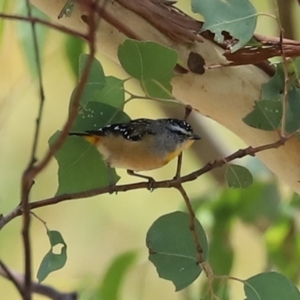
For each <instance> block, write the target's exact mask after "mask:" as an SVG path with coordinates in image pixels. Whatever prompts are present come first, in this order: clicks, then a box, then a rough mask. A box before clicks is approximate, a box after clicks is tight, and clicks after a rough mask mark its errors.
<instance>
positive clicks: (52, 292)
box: [0, 260, 78, 300]
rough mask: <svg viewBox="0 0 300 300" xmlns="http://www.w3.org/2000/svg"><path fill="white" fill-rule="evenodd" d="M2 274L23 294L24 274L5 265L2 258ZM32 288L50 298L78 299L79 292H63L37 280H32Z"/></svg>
mask: <svg viewBox="0 0 300 300" xmlns="http://www.w3.org/2000/svg"><path fill="white" fill-rule="evenodd" d="M0 275H1V276H3V277H5V278H7V279H8V280H10V281H11V282H12V283H13V284H14V285H15V286H16V288H17V289H18V291H19V292H20V294H21V295H22V294H23V291H22V286H23V285H24V280H25V278H24V275H22V274H19V273H17V272H15V271H13V270H11V269H9V268H8V267H6V266H5V264H4V263H3V262H2V261H1V260H0ZM31 290H32V292H33V293H36V294H39V295H43V296H46V297H48V298H49V299H53V300H76V299H78V298H77V293H75V292H72V293H62V292H59V291H57V290H56V289H54V288H52V287H50V286H47V285H44V284H40V283H37V282H31Z"/></svg>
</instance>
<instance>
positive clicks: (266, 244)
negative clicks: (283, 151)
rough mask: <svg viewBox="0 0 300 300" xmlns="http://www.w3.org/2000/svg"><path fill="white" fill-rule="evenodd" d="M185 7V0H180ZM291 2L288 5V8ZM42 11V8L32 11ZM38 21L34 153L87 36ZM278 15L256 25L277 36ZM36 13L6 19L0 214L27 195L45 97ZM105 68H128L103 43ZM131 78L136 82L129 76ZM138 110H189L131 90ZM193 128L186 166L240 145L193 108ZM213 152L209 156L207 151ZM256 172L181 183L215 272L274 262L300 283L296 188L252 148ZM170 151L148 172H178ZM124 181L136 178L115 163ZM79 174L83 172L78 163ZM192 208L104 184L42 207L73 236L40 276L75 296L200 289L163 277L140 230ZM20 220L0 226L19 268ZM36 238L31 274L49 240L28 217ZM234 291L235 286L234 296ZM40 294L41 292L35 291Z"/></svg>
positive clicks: (294, 28)
mask: <svg viewBox="0 0 300 300" xmlns="http://www.w3.org/2000/svg"><path fill="white" fill-rule="evenodd" d="M252 2H253V4H254V5H255V7H256V8H257V10H258V11H262V12H267V13H271V14H276V7H275V5H274V1H273V0H269V1H259V0H256V1H252ZM278 3H279V8H280V16H281V18H282V20H281V21H282V25H283V27H284V28H285V34H286V36H288V37H290V38H294V39H299V36H300V26H299V18H298V17H297V15H299V7H298V6H297V2H296V1H292V0H289V1H287V0H278ZM179 6H180V7H181V8H182V9H183V10H185V11H187V12H189V11H190V9H189V1H185V0H181V1H179ZM0 10H1V11H3V12H6V13H10V14H25V10H24V3H23V1H18V2H16V1H8V0H2V1H1V2H0ZM287 12H289V14H286V13H287ZM34 13H35V15H37V16H40V17H41V16H42V15H41V13H40V12H39V11H37V10H35V11H34ZM37 27H38V37H39V43H40V50H41V57H42V71H43V83H44V88H45V92H46V101H45V113H44V116H43V120H42V128H41V129H42V134H41V138H40V140H39V148H38V153H39V157H42V156H43V154H44V153H45V151H46V150H47V147H48V139H49V137H50V136H51V135H52V134H53V133H54V132H55V131H56V130H58V129H60V128H61V127H62V125H63V123H64V121H65V119H66V115H67V113H68V104H69V99H70V96H71V92H72V90H73V89H74V86H75V84H76V80H77V76H78V75H77V74H78V72H77V70H78V56H79V54H80V53H82V52H85V51H86V47H85V45H84V44H83V43H82V42H81V41H80V40H79V39H76V38H74V37H69V36H67V35H65V34H62V33H59V32H56V31H53V30H48V29H47V28H45V27H41V26H37ZM276 28H277V27H276V24H275V21H274V20H272V19H271V18H267V17H260V18H259V22H258V27H257V32H258V33H260V34H265V35H278V32H277V29H276ZM29 29H30V28H29V24H25V23H22V22H15V21H6V20H3V19H0V65H1V80H0V136H1V147H0V191H1V192H0V213H2V214H6V213H8V212H10V211H11V210H12V209H13V208H14V207H15V206H16V205H17V204H18V203H19V201H20V178H21V174H22V172H23V170H24V168H25V166H26V165H27V162H28V158H29V154H30V151H31V145H32V140H33V130H34V126H35V119H36V115H37V109H38V104H39V97H38V89H37V79H36V74H35V73H36V69H35V66H34V58H33V50H32V45H31V33H30V30H29ZM97 58H98V59H99V60H100V61H101V63H102V65H103V67H104V71H105V75H106V76H109V75H114V76H116V77H119V78H126V77H127V74H126V73H125V72H124V71H123V70H122V69H121V68H120V67H119V66H118V65H116V64H115V63H113V62H111V61H109V60H108V59H107V58H106V57H105V56H103V55H101V54H100V53H97ZM127 87H128V88H129V89H132V90H133V91H135V92H140V91H139V88H138V87H137V86H136V85H134V84H133V83H130V84H128V85H127ZM125 111H126V113H127V114H128V115H129V116H130V117H131V118H139V117H147V118H159V117H164V116H165V115H168V116H173V117H180V116H183V114H184V112H183V110H182V109H180V110H178V109H177V108H176V109H175V108H169V107H164V106H162V105H159V104H157V103H154V102H151V101H145V100H135V101H131V102H129V103H128V105H126V107H125ZM191 121H192V123H193V126H194V127H195V131H196V132H198V133H200V135H202V137H203V139H202V140H201V141H200V142H199V143H198V144H197V145H195V146H194V147H193V149H194V150H191V151H188V152H187V153H185V154H184V164H183V173H188V172H191V171H193V170H195V169H196V168H199V167H200V166H202V165H203V164H204V163H206V162H208V161H209V160H212V159H214V158H217V157H219V156H224V155H226V154H230V153H231V152H232V151H235V150H237V149H239V148H241V147H243V146H244V144H243V143H242V142H241V141H240V140H239V139H237V138H236V137H235V136H234V135H233V134H231V133H230V132H228V131H227V130H226V129H224V128H221V127H220V126H219V125H218V124H216V123H215V122H213V121H211V120H208V119H205V118H199V117H198V116H196V115H195V114H193V115H192V117H191ZM208 153H209V154H210V156H208ZM238 163H241V164H244V165H246V166H247V167H248V168H249V169H250V170H251V172H252V174H253V175H254V181H255V183H254V184H253V185H252V186H251V187H249V188H247V189H245V190H237V189H228V188H226V187H225V186H224V179H223V175H224V171H222V170H216V171H215V172H212V173H210V174H208V175H205V176H203V177H201V178H200V179H198V180H197V181H194V182H191V183H188V184H186V185H185V186H186V189H187V191H188V194H189V195H190V197H191V198H192V201H193V205H194V207H195V209H196V213H197V218H198V219H199V220H200V222H201V223H202V225H203V227H204V228H205V230H206V232H207V235H208V239H209V243H210V248H209V251H210V253H209V259H210V262H211V264H212V266H213V269H214V270H215V273H217V274H229V273H230V274H231V275H232V276H235V277H238V278H242V279H244V278H247V277H250V276H253V275H254V274H256V273H259V272H262V271H267V270H278V271H280V272H283V273H284V274H285V275H286V276H288V277H289V278H290V279H292V280H293V281H294V282H295V283H299V275H300V274H299V270H300V266H299V264H300V259H299V258H300V249H299V247H300V239H299V221H298V220H299V208H300V198H299V196H298V195H294V194H293V193H292V192H291V191H290V190H289V189H288V188H287V187H286V186H285V185H284V184H283V183H282V182H278V181H277V179H276V178H274V176H273V175H272V174H271V173H270V172H269V171H268V170H266V169H265V167H264V166H263V165H262V164H261V163H260V162H259V161H258V160H256V159H255V158H251V159H243V160H242V161H239V162H238ZM174 171H175V162H173V163H170V164H169V165H168V166H166V167H164V168H162V169H160V170H156V171H153V172H149V175H150V176H153V177H154V178H156V179H166V178H172V177H173V174H174ZM117 172H118V174H119V175H120V176H121V180H120V182H121V183H128V182H132V181H133V179H132V178H130V177H129V178H128V176H127V175H126V174H125V172H124V171H122V170H117ZM56 174H57V164H56V161H54V160H52V162H51V164H50V165H49V166H48V167H47V168H46V170H45V171H44V172H42V173H41V174H40V175H39V176H38V178H37V180H36V183H35V185H34V188H33V190H32V201H34V200H38V199H44V198H48V197H51V196H52V195H54V194H55V192H56V190H57V175H56ZM78 176H80V174H78ZM176 210H185V206H184V203H183V200H182V198H181V196H180V195H179V194H178V192H177V191H175V190H155V191H154V192H153V193H149V192H148V191H147V190H145V191H142V190H138V191H132V192H126V193H119V194H118V195H102V196H98V197H93V198H91V199H83V200H77V201H72V202H64V203H61V204H58V205H53V206H50V207H46V208H42V209H39V210H37V211H35V212H36V213H37V215H38V216H39V217H41V218H42V219H43V220H45V221H46V222H47V226H48V228H49V229H50V230H58V231H60V232H61V233H62V235H63V237H64V240H65V242H66V243H67V245H68V261H67V264H66V265H65V267H64V268H63V269H61V270H59V271H57V272H55V273H52V274H50V276H49V277H48V278H47V279H46V281H45V283H46V284H49V285H53V286H55V287H56V288H57V289H59V290H64V291H71V290H79V291H80V292H81V298H80V299H83V300H85V299H89V300H91V299H104V300H106V299H110V300H112V299H124V300H127V299H128V300H129V299H130V300H132V299H145V300H147V299H162V298H163V299H165V300H168V299H172V300H176V299H178V300H179V299H189V300H192V299H199V291H201V290H203V285H202V280H201V279H200V280H197V281H196V282H195V283H194V284H193V285H192V286H191V287H189V288H187V289H185V290H183V291H181V292H178V293H174V287H173V285H172V284H171V283H170V282H168V281H164V280H161V279H160V278H158V275H157V273H156V270H155V268H154V267H153V265H152V264H151V263H150V262H149V261H148V260H147V258H148V250H147V248H146V246H145V237H146V232H147V230H148V228H149V227H150V226H151V224H152V223H153V222H154V221H155V220H156V219H157V218H158V217H159V216H161V215H163V214H166V213H169V212H172V211H176ZM20 228H21V220H20V218H18V219H15V220H13V221H12V222H11V223H9V224H8V225H7V226H5V227H4V228H3V230H2V231H1V232H0V257H1V259H2V260H3V261H4V262H5V263H6V264H7V265H8V266H10V267H11V268H13V269H14V270H17V271H19V272H22V270H23V250H22V242H21V232H20ZM31 230H32V231H31V236H32V245H33V258H34V266H33V270H34V274H36V273H37V270H38V267H39V264H40V262H41V260H42V258H43V256H44V255H45V253H46V252H47V251H48V250H49V241H48V238H47V235H46V232H45V228H44V226H43V225H42V224H41V223H39V222H37V221H36V220H33V222H32V229H31ZM216 288H217V289H218V295H219V296H220V297H221V298H222V299H243V298H244V292H243V287H242V285H241V284H239V283H236V282H228V284H227V283H226V284H224V283H222V284H218V283H216ZM0 290H1V297H2V298H3V299H18V298H19V295H18V294H17V291H16V290H15V288H14V287H13V285H12V284H11V283H10V282H9V281H7V280H6V279H3V278H1V277H0ZM229 293H231V294H230V295H231V296H230V297H229ZM34 299H35V300H39V299H42V297H40V296H34Z"/></svg>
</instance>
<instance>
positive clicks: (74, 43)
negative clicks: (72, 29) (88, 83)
mask: <svg viewBox="0 0 300 300" xmlns="http://www.w3.org/2000/svg"><path fill="white" fill-rule="evenodd" d="M84 45H85V43H84V42H83V40H82V39H80V38H78V37H74V36H72V35H67V36H66V38H65V45H64V46H65V52H66V56H67V61H68V63H69V65H70V67H71V70H72V73H73V75H74V77H75V78H76V79H78V70H79V57H80V54H81V53H82V52H83V49H84Z"/></svg>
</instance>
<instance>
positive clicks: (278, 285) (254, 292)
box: [244, 272, 300, 300]
mask: <svg viewBox="0 0 300 300" xmlns="http://www.w3.org/2000/svg"><path fill="white" fill-rule="evenodd" d="M244 291H245V295H246V297H247V298H246V300H271V299H272V300H283V299H286V300H287V299H288V300H300V293H299V290H298V289H297V288H296V286H295V285H294V284H293V283H292V282H291V281H290V280H289V279H287V278H286V277H285V276H283V275H282V274H279V273H276V272H266V273H261V274H257V275H255V276H253V277H250V278H248V279H247V280H246V282H245V284H244Z"/></svg>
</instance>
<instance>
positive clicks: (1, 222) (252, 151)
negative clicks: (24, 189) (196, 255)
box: [0, 131, 299, 230]
mask: <svg viewBox="0 0 300 300" xmlns="http://www.w3.org/2000/svg"><path fill="white" fill-rule="evenodd" d="M296 134H299V132H298V131H297V132H295V133H293V134H291V135H289V136H286V137H281V138H280V139H279V140H277V141H275V142H272V143H270V144H265V145H261V146H258V147H252V146H250V147H247V148H244V149H240V150H238V151H236V152H234V153H232V154H230V155H228V156H227V157H225V158H219V159H216V160H215V161H213V162H209V163H207V164H206V165H205V166H204V167H202V168H201V169H199V170H197V171H194V172H192V173H190V174H188V175H185V176H181V177H180V178H176V177H175V178H174V179H171V180H162V181H154V182H151V186H149V183H148V182H139V183H132V184H124V185H116V186H114V190H115V191H116V192H118V193H119V192H127V191H130V190H138V189H149V190H151V189H158V188H176V187H178V184H182V183H185V182H189V181H194V180H196V179H197V178H198V177H200V176H202V175H203V174H206V173H208V172H210V171H211V170H213V169H215V168H220V167H222V166H224V165H225V164H227V163H229V162H231V161H233V160H235V159H239V158H243V157H245V156H247V155H249V156H255V155H256V154H257V153H259V152H262V151H265V150H270V149H277V148H279V147H281V146H283V145H284V144H285V143H286V142H287V141H288V140H290V139H292V138H294V137H295V135H296ZM110 192H111V186H107V187H103V188H96V189H91V190H88V191H83V192H77V193H72V194H63V195H59V196H55V197H51V198H48V199H43V200H39V201H35V202H32V203H29V209H30V210H33V209H37V208H41V207H45V206H49V205H54V204H57V203H60V202H64V201H68V200H72V201H73V200H77V199H82V198H90V197H93V196H97V195H102V194H109V193H110ZM22 213H23V210H22V207H21V206H18V207H16V208H15V209H14V210H13V211H11V212H10V213H8V214H7V215H6V216H2V218H0V230H1V229H2V228H3V227H4V226H5V225H6V224H7V223H9V222H10V221H11V220H13V219H14V218H16V217H17V216H20V215H22Z"/></svg>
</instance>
